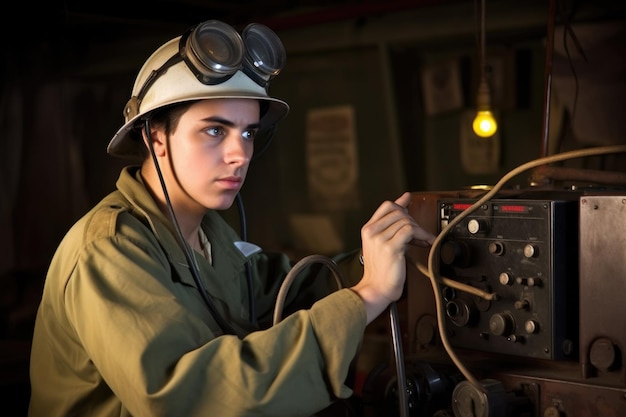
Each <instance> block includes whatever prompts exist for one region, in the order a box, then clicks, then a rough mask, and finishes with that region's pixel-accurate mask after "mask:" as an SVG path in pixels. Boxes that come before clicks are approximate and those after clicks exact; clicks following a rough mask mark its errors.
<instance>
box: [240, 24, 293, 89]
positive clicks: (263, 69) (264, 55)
mask: <svg viewBox="0 0 626 417" xmlns="http://www.w3.org/2000/svg"><path fill="white" fill-rule="evenodd" d="M242 37H243V41H244V44H245V45H246V58H245V60H246V64H247V65H246V66H245V67H244V68H248V69H254V73H255V74H256V76H257V77H260V78H261V79H262V80H263V82H265V83H267V82H269V80H270V79H272V78H274V77H275V76H277V75H278V73H279V72H280V71H281V70H282V69H283V68H284V66H285V62H286V61H287V54H286V53H285V48H284V46H283V43H282V42H281V40H280V39H279V38H278V36H277V35H276V34H275V33H274V32H273V31H272V30H271V29H270V28H268V27H267V26H264V25H261V24H258V23H253V24H251V25H248V27H246V28H245V29H244V31H243V34H242ZM248 76H251V77H253V79H254V80H255V81H256V82H257V83H259V84H261V85H263V83H262V82H261V81H260V80H257V79H255V78H254V76H253V75H252V74H248Z"/></svg>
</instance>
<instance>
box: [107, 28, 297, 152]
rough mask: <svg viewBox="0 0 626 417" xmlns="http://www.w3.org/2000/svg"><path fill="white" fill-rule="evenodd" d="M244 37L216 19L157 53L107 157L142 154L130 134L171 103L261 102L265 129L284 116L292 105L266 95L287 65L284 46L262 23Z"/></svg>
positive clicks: (139, 80)
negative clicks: (273, 80)
mask: <svg viewBox="0 0 626 417" xmlns="http://www.w3.org/2000/svg"><path fill="white" fill-rule="evenodd" d="M243 35H244V38H243V39H242V38H241V36H240V35H239V34H238V33H237V32H236V31H235V29H233V28H232V27H231V26H229V25H227V24H225V23H222V22H219V21H216V20H211V21H207V22H203V23H201V24H200V25H198V26H196V27H195V28H193V29H192V30H190V31H188V32H186V34H185V35H183V36H179V37H177V38H174V39H172V40H170V41H168V42H167V43H165V44H164V45H162V46H161V47H160V48H158V49H157V50H156V51H155V52H154V53H153V54H152V55H151V56H150V57H149V58H148V60H147V61H146V62H145V64H144V65H143V67H142V68H141V70H140V71H139V74H138V76H137V78H136V80H135V84H134V86H133V92H132V97H131V98H130V100H129V101H128V103H127V104H126V107H125V108H124V120H125V123H124V125H123V126H122V127H121V128H120V129H119V130H118V131H117V133H116V134H115V136H113V139H111V141H110V142H109V145H108V147H107V152H108V153H109V154H110V155H113V156H119V157H136V156H138V155H140V154H141V152H140V149H141V147H142V146H143V143H142V142H140V141H139V140H137V139H136V138H133V137H132V136H131V134H130V133H131V130H132V129H133V127H134V125H135V123H136V122H137V121H138V120H139V119H140V118H141V117H142V116H144V115H146V114H147V113H149V112H150V111H152V110H155V109H157V108H160V107H163V106H167V105H169V104H175V103H181V102H185V101H192V100H203V99H216V98H246V99H257V100H262V101H265V102H266V103H267V105H268V106H267V111H265V112H264V113H263V114H262V115H261V121H260V124H261V129H262V130H263V129H270V128H272V127H273V126H274V125H275V124H276V123H277V122H278V121H280V120H281V119H282V118H283V117H285V115H286V114H287V112H288V111H289V106H288V105H287V103H285V102H284V101H282V100H279V99H277V98H273V97H270V96H269V95H268V93H267V88H268V84H269V81H270V80H271V79H272V78H273V77H274V76H276V75H277V74H278V72H279V71H280V70H281V69H282V66H284V61H285V52H284V49H283V46H282V43H281V42H280V40H279V39H278V37H277V36H276V35H275V34H274V32H272V31H271V30H270V29H269V28H267V27H266V26H263V25H260V24H252V25H249V26H248V28H246V29H245V30H244V32H243ZM253 78H254V79H253Z"/></svg>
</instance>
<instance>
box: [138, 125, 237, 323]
mask: <svg viewBox="0 0 626 417" xmlns="http://www.w3.org/2000/svg"><path fill="white" fill-rule="evenodd" d="M144 129H145V132H146V136H147V138H148V146H149V148H150V154H151V155H152V160H153V161H154V166H155V168H156V171H157V174H158V176H159V181H160V182H161V188H163V194H164V196H165V201H166V203H167V208H168V210H169V213H170V216H171V217H172V223H174V227H175V228H176V235H177V237H178V241H179V244H180V246H181V247H182V249H183V252H184V253H185V258H186V259H187V263H188V264H189V269H190V271H191V275H192V276H193V280H194V281H195V283H196V285H197V287H198V292H199V293H200V296H201V297H202V299H203V300H204V303H205V304H206V305H207V307H208V309H209V312H210V313H211V315H212V316H213V318H214V319H215V321H216V322H217V324H218V326H220V328H221V329H222V331H223V332H224V333H227V334H234V335H236V334H237V332H236V331H235V329H234V328H233V327H232V326H231V325H230V324H229V323H228V322H227V321H226V320H225V319H224V318H223V317H222V316H221V315H220V314H219V312H218V311H217V308H216V307H215V305H214V304H213V301H212V300H211V298H210V297H209V292H208V291H207V289H206V287H205V286H204V283H203V282H202V279H201V278H200V272H199V271H198V266H197V265H196V262H195V259H194V257H193V255H192V253H191V248H190V247H189V245H188V244H187V241H186V240H185V237H184V236H183V232H182V231H181V230H180V225H179V224H178V220H177V219H176V214H175V213H174V208H173V207H172V202H171V200H170V196H169V193H168V192H167V187H166V186H165V180H164V179H163V173H162V172H161V167H160V166H159V161H158V160H157V157H156V153H155V152H154V145H153V144H152V134H151V133H150V119H149V118H145V119H144Z"/></svg>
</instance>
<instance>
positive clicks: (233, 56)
mask: <svg viewBox="0 0 626 417" xmlns="http://www.w3.org/2000/svg"><path fill="white" fill-rule="evenodd" d="M187 45H188V46H189V51H188V53H187V58H188V59H189V60H190V61H191V64H192V65H193V67H194V68H195V69H196V70H197V71H198V73H199V74H196V75H197V76H198V78H200V81H202V82H203V83H205V84H209V83H211V80H213V79H214V78H216V80H217V81H218V82H219V81H221V77H222V76H229V75H231V74H233V73H234V72H236V71H237V70H238V69H239V68H240V67H241V64H242V62H243V56H244V49H245V48H244V45H243V40H242V39H241V36H239V33H237V31H235V29H233V28H232V27H231V26H229V25H227V24H224V23H222V22H219V21H215V20H212V21H209V22H205V23H203V24H201V25H200V26H198V27H197V28H196V29H195V30H194V31H193V32H192V33H191V34H190V36H189V39H188V41H187Z"/></svg>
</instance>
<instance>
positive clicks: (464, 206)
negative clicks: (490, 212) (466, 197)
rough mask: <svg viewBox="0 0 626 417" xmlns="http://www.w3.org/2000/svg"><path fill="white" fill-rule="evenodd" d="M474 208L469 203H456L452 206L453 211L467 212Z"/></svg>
mask: <svg viewBox="0 0 626 417" xmlns="http://www.w3.org/2000/svg"><path fill="white" fill-rule="evenodd" d="M470 207H472V205H471V204H468V203H454V204H452V210H461V211H463V210H467V209H468V208H470Z"/></svg>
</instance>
